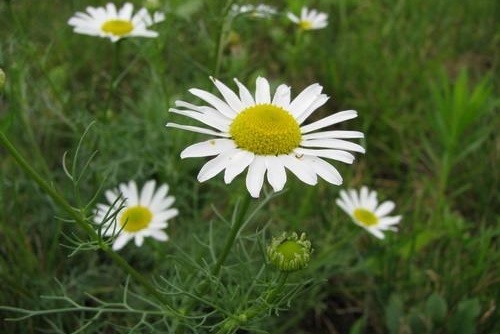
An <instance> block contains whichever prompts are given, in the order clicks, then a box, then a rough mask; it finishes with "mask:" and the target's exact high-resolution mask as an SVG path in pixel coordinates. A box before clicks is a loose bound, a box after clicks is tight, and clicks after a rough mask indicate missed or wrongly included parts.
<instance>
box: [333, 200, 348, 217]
mask: <svg viewBox="0 0 500 334" xmlns="http://www.w3.org/2000/svg"><path fill="white" fill-rule="evenodd" d="M335 203H337V205H338V206H339V207H340V208H341V209H342V210H343V211H344V212H345V213H347V214H348V215H350V214H351V212H352V211H351V209H350V206H348V205H347V203H345V202H344V201H342V200H341V199H337V200H336V201H335Z"/></svg>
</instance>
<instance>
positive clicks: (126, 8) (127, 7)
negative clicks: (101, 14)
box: [118, 2, 134, 21]
mask: <svg viewBox="0 0 500 334" xmlns="http://www.w3.org/2000/svg"><path fill="white" fill-rule="evenodd" d="M133 11H134V6H133V5H132V4H131V3H129V2H127V3H125V4H124V5H123V7H122V8H121V9H120V11H119V13H118V17H119V18H120V19H122V20H126V21H130V19H131V18H132V12H133Z"/></svg>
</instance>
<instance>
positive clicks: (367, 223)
mask: <svg viewBox="0 0 500 334" xmlns="http://www.w3.org/2000/svg"><path fill="white" fill-rule="evenodd" d="M336 203H337V205H338V206H339V207H340V208H341V209H342V210H344V211H345V212H346V213H347V214H348V215H349V216H351V218H352V220H353V221H354V223H355V224H356V225H359V226H361V227H362V228H364V229H365V230H367V231H368V232H370V233H371V234H373V235H374V236H376V237H377V238H379V239H383V238H384V233H382V232H383V231H387V230H391V231H397V228H396V227H395V226H394V225H396V224H398V223H399V221H400V220H401V218H402V216H388V214H389V213H391V212H392V210H394V208H395V206H396V205H395V204H394V202H392V201H385V202H383V203H381V204H380V205H379V204H378V200H377V192H376V191H373V190H372V191H370V190H369V189H368V188H367V187H364V186H363V187H362V188H361V190H360V191H359V193H357V192H356V190H354V189H349V191H345V190H341V191H340V198H339V199H337V201H336Z"/></svg>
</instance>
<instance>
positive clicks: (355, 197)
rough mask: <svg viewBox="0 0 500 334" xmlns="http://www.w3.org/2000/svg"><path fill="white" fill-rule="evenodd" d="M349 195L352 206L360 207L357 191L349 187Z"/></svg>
mask: <svg viewBox="0 0 500 334" xmlns="http://www.w3.org/2000/svg"><path fill="white" fill-rule="evenodd" d="M349 197H350V198H351V202H352V205H353V207H354V208H359V207H361V203H360V202H359V197H358V193H357V192H356V190H354V189H349Z"/></svg>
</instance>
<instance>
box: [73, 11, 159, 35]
mask: <svg viewBox="0 0 500 334" xmlns="http://www.w3.org/2000/svg"><path fill="white" fill-rule="evenodd" d="M133 10H134V6H133V5H132V4H131V3H128V2H127V3H125V4H124V5H123V7H122V8H121V9H119V10H117V8H116V6H115V5H114V4H113V3H108V4H107V5H106V7H87V8H86V11H87V12H86V13H83V12H77V13H75V15H73V17H71V18H70V19H69V21H68V24H69V25H70V26H73V31H74V32H76V33H79V34H84V35H91V36H99V37H105V38H109V39H110V40H111V41H112V42H116V41H118V40H120V39H121V38H124V37H157V36H158V33H157V32H156V31H152V30H148V29H147V28H148V27H149V26H151V25H153V24H155V23H159V22H162V21H163V20H165V15H164V14H163V13H161V12H155V13H154V14H153V16H151V15H150V14H149V13H148V11H147V10H146V9H145V8H141V9H140V10H139V11H138V12H137V13H136V14H135V15H132V12H133Z"/></svg>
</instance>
